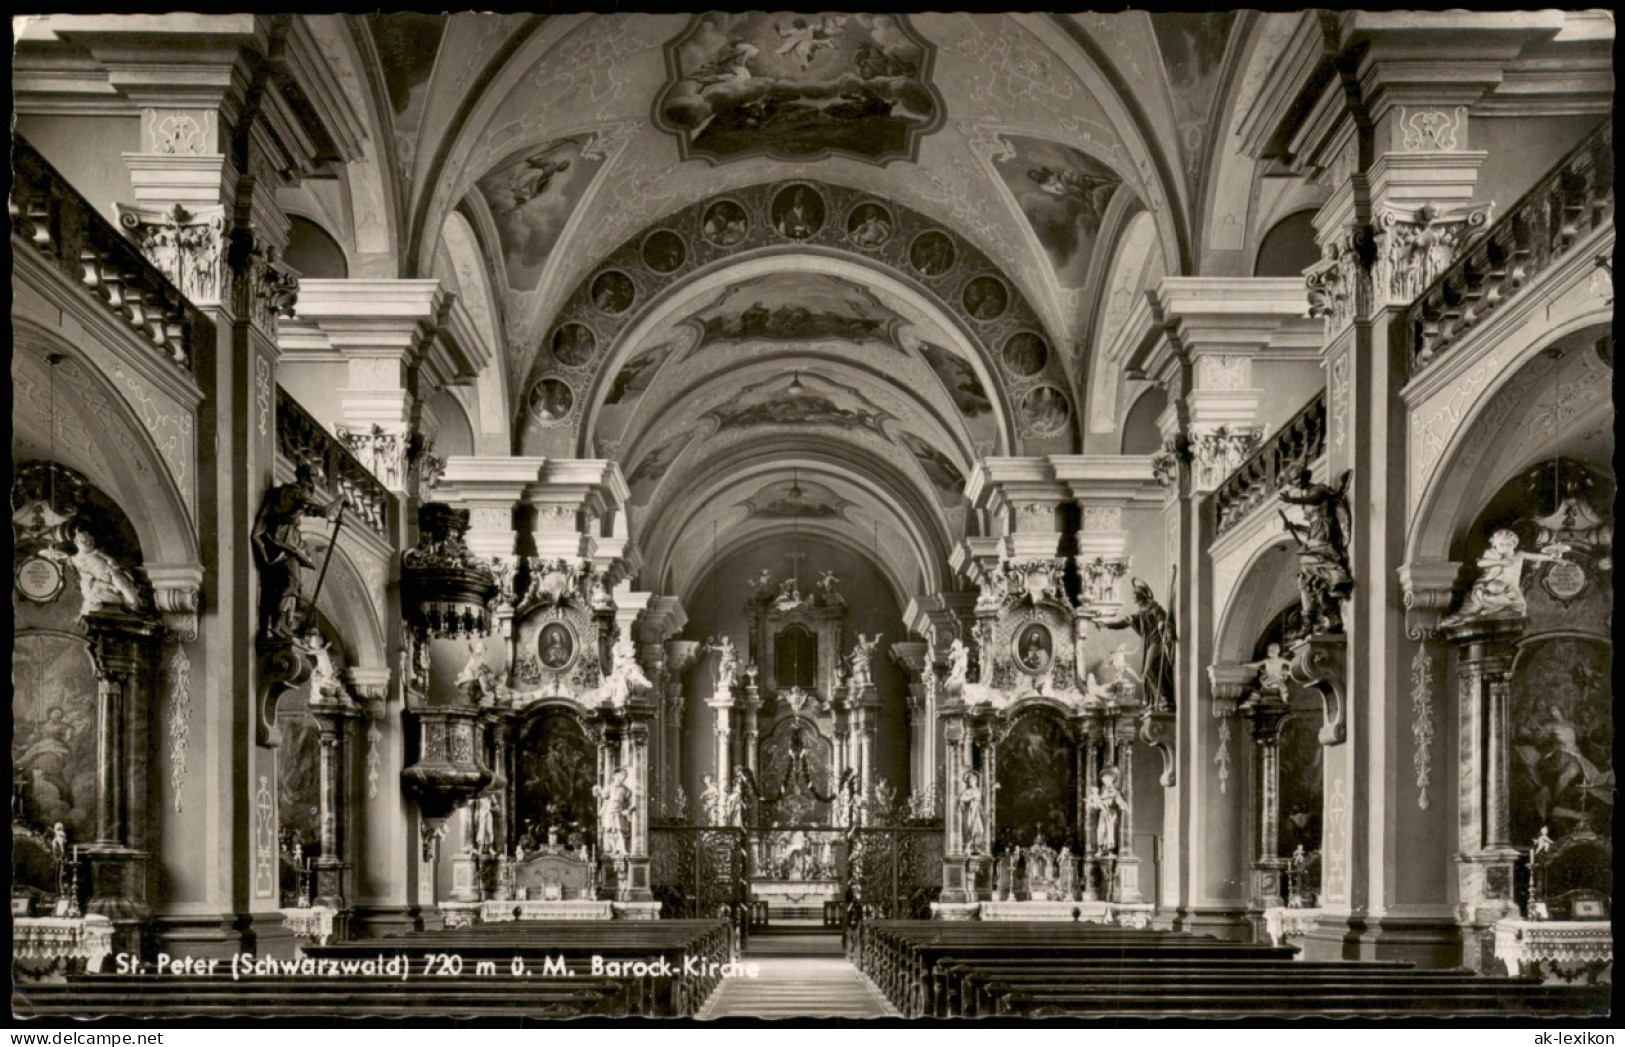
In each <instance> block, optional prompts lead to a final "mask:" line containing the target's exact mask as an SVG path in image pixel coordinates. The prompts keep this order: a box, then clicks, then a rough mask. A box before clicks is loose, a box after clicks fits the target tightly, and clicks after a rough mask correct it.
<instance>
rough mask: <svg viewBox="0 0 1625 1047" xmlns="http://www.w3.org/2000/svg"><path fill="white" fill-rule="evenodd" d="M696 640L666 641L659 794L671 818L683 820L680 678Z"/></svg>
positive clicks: (692, 659)
mask: <svg viewBox="0 0 1625 1047" xmlns="http://www.w3.org/2000/svg"><path fill="white" fill-rule="evenodd" d="M699 650H700V644H699V642H698V641H696V640H667V641H666V693H665V703H666V721H665V748H666V756H665V760H664V767H665V782H664V788H663V793H662V795H663V796H664V798H665V802H666V804H667V805H668V807H667V810H668V812H669V813H671V814H672V815H673V816H675V817H686V816H687V815H688V813H689V812H688V810H687V809H686V807H687V804H686V803H685V804H679V803H678V799H679V797H680V795H681V794H682V793H683V792H684V791H685V790H684V789H683V749H682V746H683V711H684V709H685V708H686V707H687V699H686V698H685V696H684V693H683V691H684V688H683V677H684V675H685V674H686V673H687V672H688V670H689V667H690V666H692V665H693V664H694V662H695V660H696V658H697V656H698V654H699Z"/></svg>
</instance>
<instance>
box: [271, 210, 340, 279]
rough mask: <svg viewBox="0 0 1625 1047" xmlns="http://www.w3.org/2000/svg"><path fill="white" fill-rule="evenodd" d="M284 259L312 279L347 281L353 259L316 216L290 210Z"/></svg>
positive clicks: (291, 267) (303, 275) (306, 277)
mask: <svg viewBox="0 0 1625 1047" xmlns="http://www.w3.org/2000/svg"><path fill="white" fill-rule="evenodd" d="M282 261H283V262H284V263H286V264H287V266H288V267H289V268H290V269H293V270H294V271H295V272H297V273H298V274H299V275H300V277H302V278H304V279H309V280H345V279H348V278H349V276H350V261H349V258H347V257H346V256H345V253H344V248H343V246H342V245H340V244H339V242H338V240H337V239H335V238H334V237H333V235H332V234H331V233H329V232H328V231H327V230H326V229H324V228H322V226H321V224H320V223H319V222H317V221H316V220H315V219H314V218H307V217H305V216H304V215H301V214H298V213H296V212H291V211H290V212H289V213H288V246H287V248H286V249H285V250H283V252H282Z"/></svg>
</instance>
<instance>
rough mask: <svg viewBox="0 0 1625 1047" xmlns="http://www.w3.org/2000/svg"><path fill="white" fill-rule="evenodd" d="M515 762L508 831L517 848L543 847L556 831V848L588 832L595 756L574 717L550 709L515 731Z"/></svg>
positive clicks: (591, 821)
mask: <svg viewBox="0 0 1625 1047" xmlns="http://www.w3.org/2000/svg"><path fill="white" fill-rule="evenodd" d="M517 762H518V788H517V790H516V792H515V800H514V809H515V819H514V826H515V829H516V831H517V832H518V834H519V840H518V841H517V842H519V843H520V845H521V846H523V847H524V848H525V849H526V850H533V849H535V848H536V847H537V846H540V845H541V844H545V843H547V842H548V830H549V829H550V828H552V829H556V830H558V831H559V837H560V838H559V839H557V840H556V841H555V842H557V843H560V844H565V843H567V842H568V839H567V838H568V836H569V834H570V833H571V832H572V831H585V832H588V833H590V832H591V831H592V829H593V826H594V824H595V821H594V818H595V815H596V811H597V806H596V804H595V803H594V802H593V795H592V787H593V784H594V782H595V781H596V779H597V775H598V754H597V752H596V751H595V750H594V748H593V744H592V741H591V740H590V739H589V738H588V737H587V733H586V731H585V730H583V729H582V727H581V724H580V722H579V721H578V720H577V719H576V718H575V716H573V715H572V714H570V713H567V712H563V711H561V710H556V709H555V710H547V711H544V712H542V713H541V714H540V715H538V716H535V717H533V718H532V719H530V720H528V721H527V722H526V723H525V725H524V727H523V728H522V729H521V730H520V732H519V748H518V752H517Z"/></svg>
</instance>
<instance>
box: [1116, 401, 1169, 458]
mask: <svg viewBox="0 0 1625 1047" xmlns="http://www.w3.org/2000/svg"><path fill="white" fill-rule="evenodd" d="M1167 409H1168V390H1166V389H1164V388H1163V387H1162V386H1160V385H1152V386H1147V387H1146V388H1145V389H1144V390H1142V391H1141V393H1140V395H1139V396H1138V397H1137V398H1136V399H1135V400H1134V403H1133V405H1132V406H1131V407H1130V408H1129V409H1128V413H1127V414H1125V415H1124V416H1123V442H1122V453H1123V454H1153V453H1155V452H1156V451H1159V450H1161V449H1162V430H1161V429H1160V428H1159V427H1158V425H1157V419H1159V418H1161V417H1162V412H1164V411H1166V410H1167Z"/></svg>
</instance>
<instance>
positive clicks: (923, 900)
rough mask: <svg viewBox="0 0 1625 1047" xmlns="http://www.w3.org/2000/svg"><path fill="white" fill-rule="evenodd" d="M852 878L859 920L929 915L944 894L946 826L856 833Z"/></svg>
mask: <svg viewBox="0 0 1625 1047" xmlns="http://www.w3.org/2000/svg"><path fill="white" fill-rule="evenodd" d="M847 881H848V885H849V886H850V888H851V891H852V895H853V897H854V898H855V899H856V900H857V901H858V902H859V903H860V905H859V907H858V908H857V909H856V910H855V911H854V912H853V913H852V914H851V916H850V917H849V921H850V920H852V919H854V918H856V919H870V920H875V919H885V920H918V919H928V918H929V917H930V915H931V903H932V902H934V901H936V900H937V897H938V896H939V895H940V894H941V893H942V829H941V828H940V827H932V828H924V827H914V826H881V827H869V828H863V829H859V830H857V832H856V833H854V834H853V845H852V851H851V854H850V856H849V858H848V860H847Z"/></svg>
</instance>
